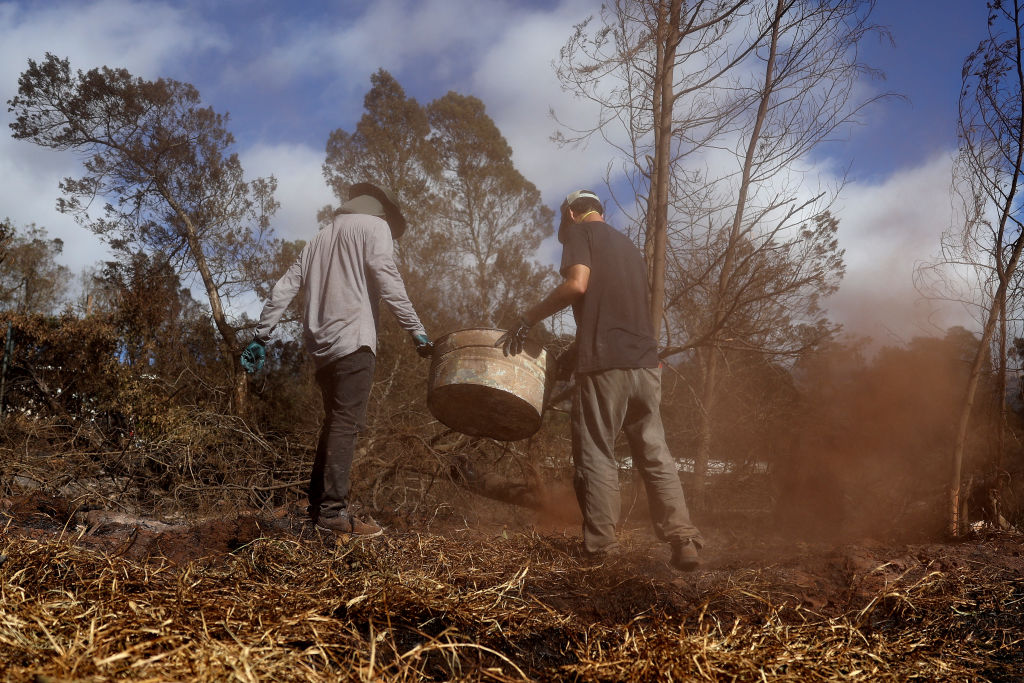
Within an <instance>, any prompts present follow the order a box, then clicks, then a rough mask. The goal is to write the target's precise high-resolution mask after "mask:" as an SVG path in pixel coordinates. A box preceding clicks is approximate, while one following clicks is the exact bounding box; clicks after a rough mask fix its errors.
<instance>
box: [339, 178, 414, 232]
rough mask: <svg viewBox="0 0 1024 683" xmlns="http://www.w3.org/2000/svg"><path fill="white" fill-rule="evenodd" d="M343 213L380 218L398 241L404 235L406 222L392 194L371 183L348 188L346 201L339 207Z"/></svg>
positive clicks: (396, 199)
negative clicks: (364, 214) (363, 214)
mask: <svg viewBox="0 0 1024 683" xmlns="http://www.w3.org/2000/svg"><path fill="white" fill-rule="evenodd" d="M340 211H342V212H345V213H366V214H370V215H371V216H380V217H381V218H383V219H384V220H385V221H387V224H388V227H390V228H391V236H392V237H394V238H395V239H398V238H399V237H401V236H402V235H403V234H404V233H405V228H406V227H407V226H406V222H405V216H403V215H402V210H401V209H400V208H398V198H397V197H396V196H395V195H394V193H392V192H390V191H388V190H385V189H384V188H382V187H378V186H377V185H374V184H373V183H355V184H353V185H350V186H349V188H348V201H347V202H345V203H344V204H342V205H341V209H340Z"/></svg>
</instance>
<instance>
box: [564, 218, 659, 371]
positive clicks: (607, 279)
mask: <svg viewBox="0 0 1024 683" xmlns="http://www.w3.org/2000/svg"><path fill="white" fill-rule="evenodd" d="M573 265H585V266H587V267H588V268H590V278H589V283H588V285H587V291H586V293H585V294H584V295H583V297H582V299H581V300H580V301H579V302H578V303H577V304H576V305H574V306H573V315H574V317H575V319H576V328H577V329H576V340H577V344H578V346H579V359H578V363H577V367H576V371H577V372H593V371H596V370H607V369H611V368H655V367H658V354H657V345H656V343H655V341H654V336H653V331H652V325H651V316H650V309H649V305H648V298H647V267H646V265H645V263H644V258H643V254H642V253H641V252H640V250H639V249H638V248H637V247H636V245H634V244H633V243H632V241H630V239H629V238H628V237H626V236H625V235H624V234H622V233H621V232H619V231H617V230H615V229H614V228H612V227H611V226H610V225H608V224H607V223H605V222H603V221H585V222H583V223H578V224H576V225H575V226H573V227H572V228H571V229H570V230H568V231H567V235H566V240H565V245H564V247H563V251H562V265H561V272H562V273H563V274H565V273H566V271H567V269H568V268H569V267H570V266H573Z"/></svg>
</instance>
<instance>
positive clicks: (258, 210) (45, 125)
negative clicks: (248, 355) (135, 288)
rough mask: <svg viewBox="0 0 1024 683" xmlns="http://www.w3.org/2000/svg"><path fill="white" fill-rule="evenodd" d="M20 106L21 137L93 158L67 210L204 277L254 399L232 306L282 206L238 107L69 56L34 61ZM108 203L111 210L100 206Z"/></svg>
mask: <svg viewBox="0 0 1024 683" xmlns="http://www.w3.org/2000/svg"><path fill="white" fill-rule="evenodd" d="M8 104H9V105H10V107H9V109H10V111H12V112H14V114H15V117H16V118H15V121H14V123H12V124H11V129H12V131H13V136H14V137H15V138H17V139H22V140H29V141H31V142H34V143H35V144H37V145H40V146H43V147H48V148H51V149H57V150H73V151H75V152H78V153H79V154H81V155H83V157H84V161H83V165H84V167H85V175H84V176H82V177H81V178H77V179H75V178H66V179H65V180H64V181H63V182H62V183H61V184H60V189H61V191H62V192H63V195H64V196H63V197H62V198H61V199H60V200H59V202H58V208H59V209H60V210H61V211H63V212H65V213H69V214H72V215H74V216H75V218H76V220H78V221H79V222H80V223H81V224H82V225H85V226H87V227H89V228H90V229H91V230H92V231H93V232H95V233H96V234H97V235H99V236H100V237H101V238H102V239H103V240H105V241H106V242H107V243H108V244H110V246H111V247H112V248H113V249H114V250H115V252H116V253H121V254H124V255H125V256H126V257H130V255H131V254H132V253H133V252H136V251H140V250H142V251H152V252H160V253H162V254H164V255H167V256H168V257H169V258H170V259H171V262H172V263H173V264H174V266H175V268H176V269H177V270H178V272H180V273H181V274H182V275H183V276H185V278H186V280H187V279H188V278H191V277H198V279H199V281H200V282H201V284H202V286H203V289H204V290H205V292H206V295H207V298H208V302H209V306H210V315H211V318H212V322H213V324H214V326H215V327H216V329H217V332H218V334H219V336H220V342H221V349H222V354H223V363H224V365H225V366H226V369H227V373H228V375H229V376H231V377H232V380H233V385H234V391H233V395H234V408H235V410H236V411H241V410H243V408H244V405H245V401H246V386H247V385H246V379H245V373H244V372H242V370H241V368H240V367H238V363H237V362H236V359H237V356H238V352H239V351H240V346H239V343H238V340H237V334H236V329H235V326H234V325H233V324H232V322H231V320H230V319H229V314H228V311H227V309H226V307H227V304H228V303H229V301H230V298H231V297H232V296H234V295H237V294H240V293H242V292H245V291H249V290H250V289H251V287H252V283H251V277H250V276H251V274H252V273H255V272H259V271H260V268H259V267H257V266H256V265H254V264H258V263H265V262H269V261H271V260H272V258H271V257H270V255H271V254H272V253H273V252H274V251H276V249H277V245H276V244H275V243H274V242H273V241H272V240H271V238H270V228H269V218H270V216H271V215H272V214H273V213H274V211H275V210H276V208H277V203H276V202H275V201H274V190H275V187H276V181H275V180H274V178H273V177H270V178H257V179H256V180H253V181H246V180H245V178H244V175H243V171H242V166H241V164H240V163H239V160H238V156H237V155H236V154H230V153H229V148H230V147H231V145H232V144H233V142H234V138H233V137H232V135H231V133H229V132H228V130H227V128H226V125H227V116H226V115H223V114H218V113H216V112H214V111H213V109H211V108H209V107H206V108H204V107H202V106H201V105H200V98H199V93H198V91H197V90H196V89H195V88H194V87H193V86H191V85H189V84H187V83H181V82H178V81H174V80H169V79H157V80H155V81H148V80H144V79H142V78H138V77H135V76H132V75H131V74H130V73H129V72H128V71H126V70H124V69H112V68H109V67H102V68H98V69H92V70H90V71H88V72H86V73H83V72H81V71H78V72H77V73H74V74H73V73H72V71H71V67H70V64H69V62H68V60H67V59H59V58H58V57H56V56H54V55H52V54H47V55H46V58H45V59H44V60H43V61H42V62H36V61H34V60H29V62H28V68H27V69H26V70H25V71H24V72H23V73H22V74H21V76H20V77H19V79H18V94H17V95H16V96H15V97H14V98H12V99H11V100H10V101H9V102H8ZM96 200H100V201H105V202H106V203H105V204H104V206H103V209H102V216H100V217H97V216H95V215H93V213H91V211H90V210H91V209H92V208H93V203H94V202H95V201H96Z"/></svg>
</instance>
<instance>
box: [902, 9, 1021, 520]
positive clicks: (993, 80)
mask: <svg viewBox="0 0 1024 683" xmlns="http://www.w3.org/2000/svg"><path fill="white" fill-rule="evenodd" d="M1022 7H1024V3H1021V2H1018V1H1017V0H1009V1H1006V2H1004V1H1001V0H996V1H994V2H991V3H989V17H988V36H987V37H986V38H985V39H984V40H983V41H981V43H980V44H979V45H978V48H977V49H976V50H975V51H974V52H972V53H971V54H970V55H969V56H968V57H967V59H966V60H965V61H964V67H963V73H962V79H963V86H962V88H961V92H960V107H959V108H960V113H959V123H958V131H959V138H960V145H959V151H958V154H957V157H956V160H955V162H954V169H953V181H954V182H953V186H954V189H955V190H956V192H957V194H958V195H959V196H960V198H961V200H962V203H961V210H962V213H961V216H960V218H961V219H962V224H961V225H957V226H955V227H953V228H951V229H950V230H949V231H948V232H947V233H946V234H945V235H944V236H943V243H942V256H941V259H940V260H939V261H938V262H936V263H933V264H929V265H928V266H927V267H925V268H922V269H919V270H918V272H917V274H916V275H917V283H918V286H919V288H922V289H924V290H926V291H929V292H931V293H932V294H934V295H937V296H941V297H943V298H947V299H954V300H959V301H961V302H963V303H964V304H966V305H968V306H969V307H970V308H972V309H973V310H975V311H977V313H978V319H979V324H980V326H981V332H982V336H981V341H980V343H979V344H978V346H977V348H976V351H975V353H974V356H973V361H972V363H971V371H970V376H969V379H968V382H967V387H966V391H965V393H964V397H963V402H962V405H961V407H960V417H959V421H958V428H957V435H956V440H955V445H954V448H953V452H952V456H951V475H950V486H949V507H948V522H949V531H950V533H951V534H953V535H959V534H961V533H963V532H964V531H965V530H966V526H967V520H966V517H965V515H964V514H963V512H964V510H965V507H964V501H965V500H966V497H967V492H966V491H963V490H962V488H963V478H964V468H965V462H966V461H968V460H969V458H970V453H969V450H970V448H969V444H968V442H969V437H970V432H971V421H972V416H973V415H975V413H976V412H977V409H976V407H975V404H976V402H977V399H978V396H979V385H980V383H981V382H982V380H983V378H984V377H985V376H986V375H987V374H988V373H990V372H992V371H993V370H995V371H996V374H997V378H998V381H999V383H1000V386H1001V387H1002V386H1004V384H1003V383H1004V382H1005V375H1006V353H1007V342H1006V338H1007V334H1008V332H1007V322H1008V318H1009V311H1010V310H1011V309H1012V308H1013V307H1014V306H1019V305H1020V301H1019V297H1018V296H1017V293H1016V290H1017V289H1018V287H1017V284H1018V283H1019V279H1020V272H1019V271H1020V257H1021V251H1022V250H1024V239H1022V238H1024V215H1022V212H1021V205H1020V197H1019V196H1018V189H1019V184H1020V182H1021V178H1022V171H1024V51H1022V47H1021V33H1022V30H1024V17H1022V14H1021V12H1022ZM993 341H995V342H997V343H996V352H997V353H996V357H995V358H993V357H992V356H991V353H992V349H991V345H992V343H993ZM993 360H994V361H995V365H996V366H997V367H996V368H992V367H991V365H992V361H993ZM996 394H997V398H996V400H999V401H1000V402H1001V405H1002V404H1004V403H1005V396H1004V394H1005V391H1004V390H1001V389H1000V390H997V391H996ZM1002 411H1003V413H1005V407H1003V408H1002ZM1002 428H1003V427H1002V424H1000V426H999V429H1000V431H1001V430H1002ZM998 450H999V451H1000V452H1001V450H1002V447H1001V446H999V447H998Z"/></svg>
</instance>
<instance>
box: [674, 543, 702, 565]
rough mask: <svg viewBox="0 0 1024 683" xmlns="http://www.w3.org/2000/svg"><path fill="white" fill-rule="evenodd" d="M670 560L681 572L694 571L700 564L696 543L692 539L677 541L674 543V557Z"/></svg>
mask: <svg viewBox="0 0 1024 683" xmlns="http://www.w3.org/2000/svg"><path fill="white" fill-rule="evenodd" d="M669 562H670V563H671V565H672V566H673V567H675V568H676V569H678V570H679V571H681V572H692V571H693V570H694V569H696V568H697V567H699V566H700V556H699V555H698V554H697V546H696V544H695V543H694V542H693V541H691V540H685V541H675V542H674V543H672V559H671V560H669Z"/></svg>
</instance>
